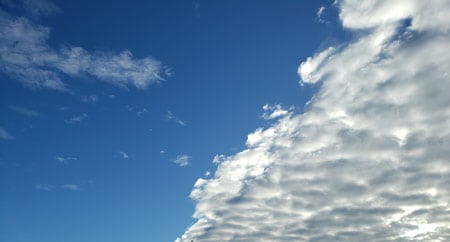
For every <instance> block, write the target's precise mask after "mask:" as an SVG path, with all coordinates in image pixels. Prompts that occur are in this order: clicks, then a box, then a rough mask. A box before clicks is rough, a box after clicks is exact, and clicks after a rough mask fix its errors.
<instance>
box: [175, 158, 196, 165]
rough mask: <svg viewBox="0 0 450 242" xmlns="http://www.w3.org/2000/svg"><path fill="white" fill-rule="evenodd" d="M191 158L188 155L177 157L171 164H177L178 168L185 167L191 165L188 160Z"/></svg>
mask: <svg viewBox="0 0 450 242" xmlns="http://www.w3.org/2000/svg"><path fill="white" fill-rule="evenodd" d="M191 158H192V157H191V156H189V155H177V157H176V158H175V159H174V160H173V163H175V164H178V165H179V166H187V165H189V164H191V163H190V162H189V160H190V159H191Z"/></svg>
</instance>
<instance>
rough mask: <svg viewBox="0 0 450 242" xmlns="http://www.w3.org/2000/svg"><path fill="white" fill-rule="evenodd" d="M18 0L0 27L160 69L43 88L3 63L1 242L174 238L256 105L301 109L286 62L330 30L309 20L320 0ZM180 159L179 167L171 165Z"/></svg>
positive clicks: (300, 91) (307, 91) (242, 135)
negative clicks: (154, 78) (133, 77)
mask: <svg viewBox="0 0 450 242" xmlns="http://www.w3.org/2000/svg"><path fill="white" fill-rule="evenodd" d="M26 2H27V1H23V2H21V1H14V2H9V1H4V2H2V10H1V14H2V15H3V16H5V17H4V19H2V22H3V23H2V24H3V25H7V24H8V23H9V22H8V21H16V20H17V19H18V18H21V19H22V20H25V21H27V23H29V24H31V25H32V27H31V28H33V29H38V28H39V26H40V27H45V28H48V36H47V37H48V39H45V40H44V41H42V42H40V43H38V45H41V47H42V48H46V49H47V51H48V52H62V51H63V49H64V48H69V49H70V48H73V47H81V48H83V49H84V50H85V52H87V53H89V54H90V55H96V53H97V54H98V53H100V54H101V53H103V54H104V53H109V54H110V55H111V56H117V55H119V54H120V53H122V52H123V51H129V52H131V53H132V55H133V57H132V58H134V59H135V60H139V59H143V58H147V57H151V58H154V59H155V60H157V61H159V62H161V65H163V66H164V68H166V69H165V70H164V71H167V72H170V74H169V75H167V74H164V73H163V76H162V77H161V78H162V79H161V80H159V81H158V83H150V84H149V85H148V86H145V87H144V88H138V87H136V86H134V85H133V84H124V85H122V86H121V84H118V83H119V81H117V82H114V81H111V82H109V81H108V80H104V79H102V78H98V77H96V76H95V75H92V74H89V73H80V74H79V75H71V74H67V73H64V72H63V71H58V70H55V73H57V75H58V77H59V79H60V80H61V82H63V83H64V84H65V87H64V90H55V88H52V87H46V86H33V85H31V84H29V83H28V81H29V80H21V79H20V78H18V77H17V73H12V72H11V71H10V72H8V71H5V69H7V68H8V67H5V65H4V66H3V71H2V73H1V79H2V81H1V82H0V85H1V88H0V90H1V106H0V108H1V109H0V113H1V119H0V122H1V123H0V126H1V127H2V130H3V131H2V132H7V134H8V135H7V137H5V138H4V139H2V140H0V142H1V156H0V159H1V160H0V162H1V164H0V165H1V177H2V178H1V193H0V194H1V197H2V199H1V200H0V205H1V206H0V208H1V214H2V216H1V219H0V234H1V236H0V240H1V241H10V242H19V241H46V242H51V241H111V242H112V241H171V240H173V239H175V238H176V237H177V236H178V235H180V234H181V233H182V232H183V231H184V229H185V228H186V227H187V226H189V225H190V224H191V223H192V222H193V219H192V218H191V215H192V213H193V210H194V203H193V201H191V199H190V198H189V193H190V191H191V189H192V186H193V184H194V183H195V181H196V179H197V178H198V177H203V176H204V173H205V172H206V171H210V172H213V171H214V170H215V169H216V165H215V164H213V163H212V160H213V157H214V156H215V155H216V154H231V153H235V152H236V151H238V150H240V149H242V148H243V147H245V140H246V137H247V134H248V133H249V132H251V131H253V130H254V129H256V128H257V127H259V126H265V125H268V121H266V120H264V119H262V118H261V117H260V116H261V114H262V112H263V110H262V106H263V105H265V104H267V103H269V104H282V105H284V106H294V107H296V108H297V110H298V111H301V110H302V108H303V105H304V104H305V102H306V101H307V100H308V99H309V98H310V97H311V95H312V91H313V88H312V87H303V88H302V87H301V86H300V85H299V83H298V82H299V77H298V75H297V73H296V69H297V66H298V63H299V61H300V60H302V59H305V58H306V57H307V56H308V55H309V54H310V53H312V52H313V51H314V50H316V49H318V48H323V47H322V46H321V43H322V42H323V41H324V40H325V39H327V38H332V36H333V38H336V36H335V35H332V34H331V32H333V31H337V30H335V28H336V29H337V27H336V26H337V25H336V26H332V24H328V25H326V24H321V23H319V21H318V19H317V16H316V12H317V10H318V8H319V7H320V6H321V5H324V4H325V5H330V1H323V2H313V1H310V2H297V1H286V2H283V3H279V2H274V1H246V2H238V1H135V2H132V3H130V2H127V3H125V2H121V1H112V2H111V1H53V2H50V1H37V0H36V1H29V2H34V4H37V6H41V7H40V8H39V7H35V8H34V9H27V8H26V6H27V5H26ZM48 6H52V7H48ZM39 9H44V10H45V9H47V10H48V11H39ZM334 11H335V10H334ZM46 13H48V14H46ZM2 28H5V27H4V26H2ZM16 28H17V27H16ZM24 38H25V37H24ZM31 38H36V37H31ZM19 41H22V40H19ZM23 41H25V40H23ZM24 51H29V50H24ZM30 52H31V51H30ZM22 54H23V55H28V53H22ZM111 56H110V58H112V57H111ZM5 58H6V57H5ZM38 69H40V70H47V69H50V70H54V69H55V68H54V67H51V66H50V67H49V66H45V65H40V66H39V67H38ZM164 71H163V72H164ZM26 78H34V76H33V74H31V75H30V76H26ZM183 156H184V159H188V162H189V165H186V166H179V164H176V163H174V161H175V160H176V159H177V157H179V158H183Z"/></svg>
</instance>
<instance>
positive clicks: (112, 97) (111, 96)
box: [108, 94, 116, 99]
mask: <svg viewBox="0 0 450 242" xmlns="http://www.w3.org/2000/svg"><path fill="white" fill-rule="evenodd" d="M108 98H109V99H114V98H116V95H114V94H109V95H108Z"/></svg>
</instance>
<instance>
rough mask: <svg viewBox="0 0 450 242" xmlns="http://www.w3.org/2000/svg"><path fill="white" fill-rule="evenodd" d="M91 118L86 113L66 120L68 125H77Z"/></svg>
mask: <svg viewBox="0 0 450 242" xmlns="http://www.w3.org/2000/svg"><path fill="white" fill-rule="evenodd" d="M88 117H89V116H88V115H87V114H85V113H82V114H79V115H75V116H73V117H71V118H70V119H66V123H68V124H75V123H80V122H82V121H83V120H85V119H87V118H88Z"/></svg>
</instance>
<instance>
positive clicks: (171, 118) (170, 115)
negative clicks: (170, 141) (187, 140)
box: [166, 111, 186, 126]
mask: <svg viewBox="0 0 450 242" xmlns="http://www.w3.org/2000/svg"><path fill="white" fill-rule="evenodd" d="M166 119H167V120H168V121H173V122H175V123H177V124H179V125H181V126H186V121H183V120H181V119H180V118H178V117H177V116H175V114H173V112H172V111H167V113H166Z"/></svg>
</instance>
